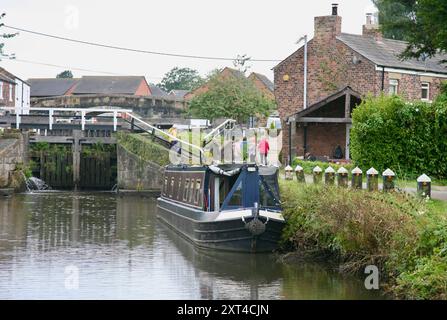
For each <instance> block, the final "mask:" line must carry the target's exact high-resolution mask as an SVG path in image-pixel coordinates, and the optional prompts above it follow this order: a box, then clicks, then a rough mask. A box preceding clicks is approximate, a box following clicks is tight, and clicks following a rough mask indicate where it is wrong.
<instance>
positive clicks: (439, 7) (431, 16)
mask: <svg viewBox="0 0 447 320" xmlns="http://www.w3.org/2000/svg"><path fill="white" fill-rule="evenodd" d="M374 1H375V3H376V5H377V7H378V9H379V11H380V12H381V13H380V14H379V18H382V20H380V23H381V28H382V30H383V32H384V34H385V35H390V34H391V35H393V34H394V35H395V37H396V38H401V39H404V40H406V41H408V46H407V48H406V50H405V51H404V52H403V53H402V54H401V57H402V58H404V59H409V58H422V59H425V58H427V57H433V56H435V55H437V54H440V53H446V52H447V24H446V23H445V21H446V20H447V1H445V0H374Z"/></svg>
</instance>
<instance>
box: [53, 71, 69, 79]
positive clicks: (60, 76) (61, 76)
mask: <svg viewBox="0 0 447 320" xmlns="http://www.w3.org/2000/svg"><path fill="white" fill-rule="evenodd" d="M56 78H58V79H71V78H73V73H72V72H71V71H70V70H65V71H62V72H61V73H59V74H58V75H57V76H56Z"/></svg>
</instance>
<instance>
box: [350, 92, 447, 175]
mask: <svg viewBox="0 0 447 320" xmlns="http://www.w3.org/2000/svg"><path fill="white" fill-rule="evenodd" d="M352 120H353V126H352V129H351V140H350V141H351V142H350V151H351V156H352V159H353V160H354V162H355V163H356V164H358V165H359V166H360V167H363V168H369V167H372V166H374V167H375V168H376V169H377V170H379V171H382V170H384V169H386V168H393V170H395V171H396V173H397V174H398V175H400V176H405V175H408V176H414V175H420V174H422V173H426V174H428V175H431V176H433V177H436V178H445V177H447V166H445V165H444V164H445V162H446V160H447V140H446V139H445V137H446V135H447V97H445V96H444V95H441V96H440V97H439V98H438V99H437V100H436V101H435V102H434V103H433V104H428V103H423V102H415V103H406V102H404V101H403V100H402V99H401V98H399V97H397V96H391V97H389V96H380V97H377V98H372V97H369V98H367V99H365V100H364V101H363V102H362V104H361V105H360V106H358V107H357V108H356V109H355V110H354V112H353V114H352Z"/></svg>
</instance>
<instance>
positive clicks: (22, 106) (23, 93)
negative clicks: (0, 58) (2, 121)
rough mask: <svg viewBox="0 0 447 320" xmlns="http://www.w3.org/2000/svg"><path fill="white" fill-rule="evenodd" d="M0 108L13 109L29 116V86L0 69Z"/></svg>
mask: <svg viewBox="0 0 447 320" xmlns="http://www.w3.org/2000/svg"><path fill="white" fill-rule="evenodd" d="M0 106H5V107H14V108H15V109H16V111H17V112H19V113H21V114H29V108H30V85H29V84H28V83H27V82H26V81H24V80H22V79H20V78H19V77H17V76H15V75H14V74H12V73H10V72H8V71H7V70H5V69H4V68H1V67H0Z"/></svg>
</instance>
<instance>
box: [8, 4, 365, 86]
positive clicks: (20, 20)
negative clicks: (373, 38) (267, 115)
mask: <svg viewBox="0 0 447 320" xmlns="http://www.w3.org/2000/svg"><path fill="white" fill-rule="evenodd" d="M0 2H1V4H0V12H6V14H7V16H6V18H5V19H3V22H4V23H5V24H7V25H10V26H14V27H18V28H23V29H29V30H34V31H38V32H43V33H48V34H53V35H57V36H62V37H68V38H75V39H79V40H84V41H90V42H99V43H104V44H109V45H115V46H122V47H129V48H135V49H142V50H149V51H159V52H169V53H179V54H187V55H200V56H218V57H230V58H232V57H236V56H237V55H238V54H247V55H248V56H250V57H252V58H255V59H273V60H276V59H279V60H281V59H284V58H285V57H287V56H288V55H289V54H291V53H292V52H293V51H295V50H296V49H297V45H296V41H297V40H298V39H299V38H300V37H301V36H302V35H304V34H308V35H309V36H310V37H312V35H313V17H314V16H321V15H329V14H331V3H333V2H334V0H313V1H298V0H219V1H217V0H158V1H142V0H139V1H137V0H126V1H111V0H108V1H107V0H94V1H93V0H57V1H56V0H39V1H31V0H0ZM335 2H337V1H335ZM338 3H339V4H340V8H339V15H341V16H342V17H343V26H342V30H343V32H347V33H357V34H360V33H361V28H362V25H363V24H364V23H365V14H366V13H367V12H371V11H374V6H373V5H372V3H371V1H370V0H339V1H338ZM8 31H10V30H8V29H6V28H2V29H0V32H2V33H3V32H8ZM4 51H5V52H6V53H15V54H16V57H17V61H8V60H5V59H2V61H1V62H0V65H1V66H3V67H5V68H6V69H8V70H9V71H11V72H12V73H14V74H16V75H17V76H19V77H22V78H24V79H28V78H37V77H55V75H56V74H57V73H59V72H61V71H63V70H64V69H72V70H73V73H74V75H75V76H76V77H80V76H82V75H93V74H101V72H108V73H114V74H119V75H145V76H146V78H147V80H148V81H149V82H153V83H158V82H159V81H160V80H161V77H163V75H164V74H165V73H166V72H167V71H169V70H170V69H171V68H173V67H176V66H179V67H189V68H193V69H197V70H198V71H199V72H200V73H201V74H202V75H205V74H207V73H208V72H209V71H210V70H213V69H215V68H222V67H225V66H232V63H231V61H210V60H194V59H186V58H178V57H162V56H156V55H149V54H142V53H133V52H122V51H116V50H112V49H106V48H97V47H91V46H86V45H81V44H75V43H70V42H65V41H61V40H56V39H50V38H45V37H41V36H37V35H31V34H28V33H25V32H21V33H20V35H19V36H17V37H15V38H13V39H7V40H6V44H5V50H4ZM19 60H20V61H19ZM24 61H28V62H24ZM30 62H38V63H45V64H52V65H60V66H63V67H52V66H45V65H39V64H33V63H30ZM275 64H276V63H275V62H252V63H251V64H250V65H251V69H250V71H256V72H260V73H263V74H265V75H266V76H268V77H269V78H270V79H272V80H273V72H272V70H271V69H272V67H274V66H275ZM74 68H81V69H89V70H92V71H93V72H89V71H78V70H74Z"/></svg>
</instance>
